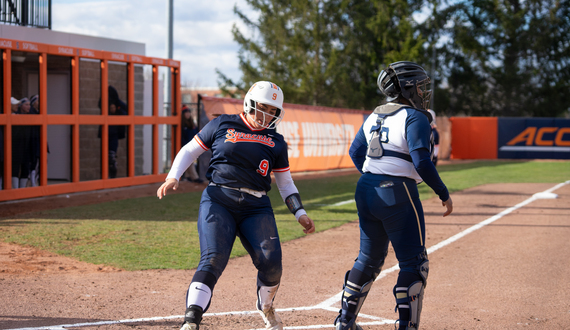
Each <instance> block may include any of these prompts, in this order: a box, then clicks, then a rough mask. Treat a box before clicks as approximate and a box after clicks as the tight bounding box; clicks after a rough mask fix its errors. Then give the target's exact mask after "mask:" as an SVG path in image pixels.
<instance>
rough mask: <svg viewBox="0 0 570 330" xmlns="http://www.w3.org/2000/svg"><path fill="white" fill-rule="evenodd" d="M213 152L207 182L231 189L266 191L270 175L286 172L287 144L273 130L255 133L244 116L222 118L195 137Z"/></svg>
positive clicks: (225, 116) (287, 161) (287, 164)
mask: <svg viewBox="0 0 570 330" xmlns="http://www.w3.org/2000/svg"><path fill="white" fill-rule="evenodd" d="M196 140H197V142H198V143H199V144H200V145H201V146H202V148H204V149H206V150H207V149H212V159H211V160H210V166H209V168H208V172H207V173H206V178H208V180H210V181H211V182H213V183H217V184H221V185H226V186H229V187H234V188H250V189H253V190H264V191H269V190H270V189H271V175H270V173H271V171H275V172H285V171H288V170H289V159H288V156H287V143H286V142H285V140H284V139H283V136H282V135H281V134H279V133H277V131H276V130H275V129H254V128H253V127H252V126H251V125H250V124H249V123H248V122H247V120H246V118H245V117H244V115H243V114H239V115H221V116H219V117H217V118H215V119H213V120H212V121H210V122H209V123H208V124H207V125H206V126H204V128H203V129H202V130H201V131H200V132H199V133H198V134H197V135H196Z"/></svg>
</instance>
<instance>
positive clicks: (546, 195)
mask: <svg viewBox="0 0 570 330" xmlns="http://www.w3.org/2000/svg"><path fill="white" fill-rule="evenodd" d="M532 196H533V197H534V198H536V199H555V198H558V195H557V194H555V193H551V192H545V191H543V192H539V193H536V194H534V195H532Z"/></svg>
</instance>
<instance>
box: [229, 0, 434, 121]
mask: <svg viewBox="0 0 570 330" xmlns="http://www.w3.org/2000/svg"><path fill="white" fill-rule="evenodd" d="M247 2H248V4H249V5H250V6H251V7H252V8H253V9H255V10H256V11H258V12H259V19H258V20H257V21H255V22H254V21H252V20H250V19H249V18H248V17H246V16H245V15H244V14H243V12H242V11H240V10H239V9H238V8H237V7H235V8H234V11H235V13H236V14H237V15H238V16H239V17H240V19H241V20H242V21H243V22H244V23H245V25H246V26H247V27H248V28H249V29H250V30H251V31H252V33H251V35H252V37H247V36H246V35H245V34H244V33H243V32H242V31H240V30H239V29H238V28H237V27H236V26H234V28H233V30H232V32H233V35H234V40H235V41H236V42H238V43H239V45H240V52H239V55H238V58H239V66H240V69H241V71H242V74H243V76H242V79H241V81H239V82H234V81H232V80H231V79H228V78H227V77H226V76H225V75H224V74H223V73H222V72H219V71H218V76H219V79H220V83H221V86H220V87H221V88H222V89H223V90H227V89H228V87H237V88H238V91H239V92H241V93H245V92H246V90H247V88H249V86H250V85H251V84H253V83H254V82H255V81H258V80H270V81H273V82H275V83H276V84H278V85H279V86H281V87H282V88H283V92H284V94H285V99H286V101H287V102H290V103H300V104H311V105H322V106H331V107H343V108H356V109H370V110H371V109H373V108H374V107H375V106H376V105H378V104H379V103H380V101H381V100H382V99H383V96H381V95H380V94H379V91H378V88H377V86H376V79H377V77H378V74H379V73H380V70H381V69H383V68H384V67H385V66H386V65H387V64H389V63H391V62H395V61H399V60H411V61H416V62H418V63H421V61H422V59H424V57H423V43H424V41H425V40H424V38H423V37H422V35H421V34H420V33H418V29H417V24H416V23H415V21H414V20H413V19H412V13H413V12H414V11H417V10H419V9H421V7H420V6H421V3H422V1H401V0H400V1H390V0H352V1H351V0H330V1H323V0H292V1H280V0H248V1H247Z"/></svg>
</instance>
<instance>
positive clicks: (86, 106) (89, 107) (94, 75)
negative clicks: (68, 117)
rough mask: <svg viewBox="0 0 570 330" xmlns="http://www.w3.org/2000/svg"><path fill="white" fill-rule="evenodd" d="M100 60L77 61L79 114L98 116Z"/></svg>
mask: <svg viewBox="0 0 570 330" xmlns="http://www.w3.org/2000/svg"><path fill="white" fill-rule="evenodd" d="M100 100H101V60H95V59H90V58H80V59H79V114H80V115H100V114H101V107H100V106H99V102H100Z"/></svg>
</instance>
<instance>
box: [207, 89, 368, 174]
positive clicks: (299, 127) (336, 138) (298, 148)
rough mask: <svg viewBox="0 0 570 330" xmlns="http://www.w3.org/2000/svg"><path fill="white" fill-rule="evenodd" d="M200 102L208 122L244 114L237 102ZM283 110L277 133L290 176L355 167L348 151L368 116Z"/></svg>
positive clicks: (288, 107) (300, 107)
mask: <svg viewBox="0 0 570 330" xmlns="http://www.w3.org/2000/svg"><path fill="white" fill-rule="evenodd" d="M201 102H202V103H203V105H204V111H205V112H206V114H207V116H208V118H209V119H210V120H211V119H213V118H215V117H217V116H219V115H221V114H239V113H241V112H243V100H239V99H231V98H215V97H201ZM283 108H284V109H283V110H284V111H285V116H284V117H283V120H282V121H281V123H279V125H278V126H277V132H279V133H280V134H282V135H283V137H284V138H285V141H286V142H287V144H288V148H289V165H290V168H291V172H302V171H322V170H330V169H340V168H351V167H354V164H353V163H352V160H351V159H350V157H349V156H348V149H349V148H350V144H351V143H352V141H353V140H354V137H355V135H356V133H357V132H358V130H359V129H360V126H362V123H363V122H364V119H366V117H367V116H368V115H369V114H370V113H371V112H368V111H363V110H352V109H339V108H328V107H316V106H309V105H298V104H287V103H285V104H284V105H283Z"/></svg>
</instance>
